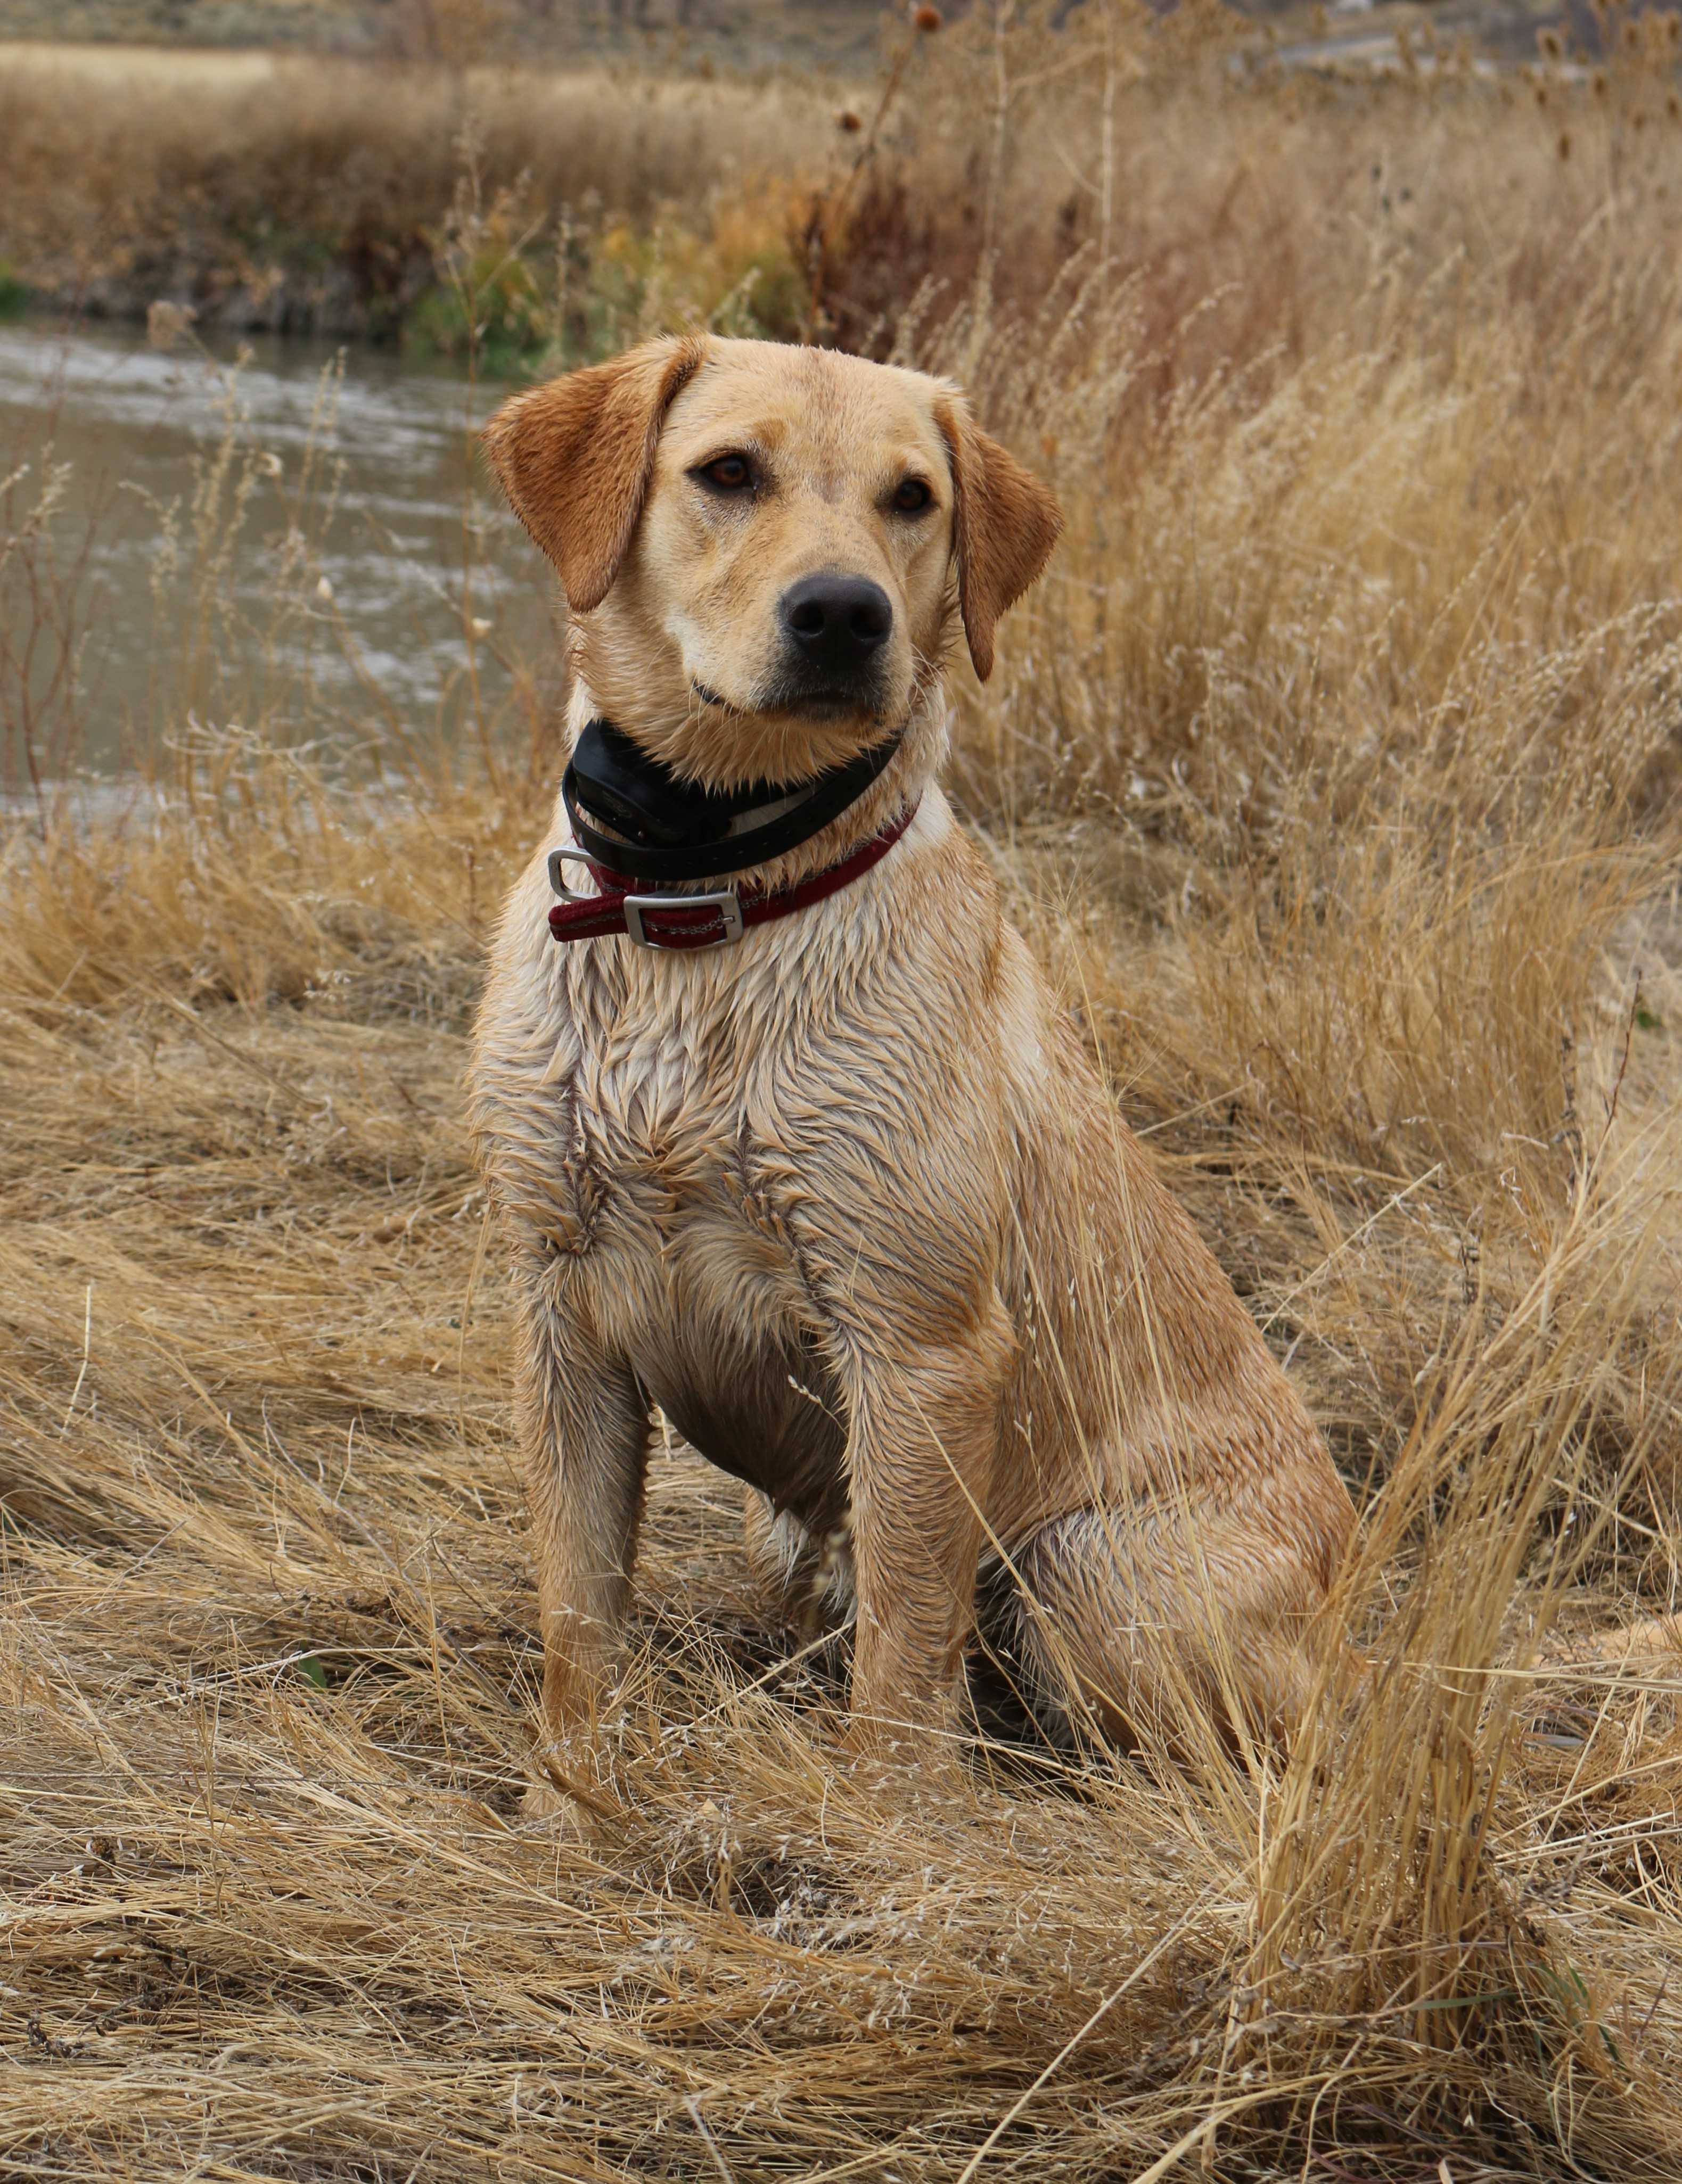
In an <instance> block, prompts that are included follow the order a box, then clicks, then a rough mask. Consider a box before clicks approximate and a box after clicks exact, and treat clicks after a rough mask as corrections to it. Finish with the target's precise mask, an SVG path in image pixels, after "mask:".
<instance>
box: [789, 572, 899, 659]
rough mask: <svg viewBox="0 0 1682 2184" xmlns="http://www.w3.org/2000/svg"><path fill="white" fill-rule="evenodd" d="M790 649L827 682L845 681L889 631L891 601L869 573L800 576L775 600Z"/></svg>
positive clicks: (873, 652) (891, 629) (884, 640)
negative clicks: (873, 581) (838, 575)
mask: <svg viewBox="0 0 1682 2184" xmlns="http://www.w3.org/2000/svg"><path fill="white" fill-rule="evenodd" d="M779 612H780V615H781V617H782V624H783V629H784V632H785V634H786V636H787V638H788V641H789V644H790V646H791V649H792V650H793V651H794V653H795V654H796V656H797V657H798V658H799V660H801V661H802V664H803V665H804V666H806V668H807V671H808V672H815V674H816V676H817V677H820V678H821V679H822V680H823V681H824V682H833V683H835V684H840V685H845V684H847V683H848V682H852V680H853V679H854V678H855V677H858V675H859V674H861V673H862V672H863V671H864V670H865V669H866V668H868V667H869V666H870V664H871V663H872V661H873V660H874V659H875V655H876V654H877V653H878V652H880V650H881V649H882V647H883V646H884V645H885V644H886V643H887V641H888V638H890V636H891V634H892V632H893V602H892V601H891V599H889V597H888V595H887V593H886V592H885V591H884V590H883V589H882V588H881V586H880V584H873V583H872V582H870V580H869V577H802V578H801V580H800V582H798V583H797V584H791V585H790V586H789V588H788V589H787V591H785V593H783V596H782V599H781V600H780V603H779Z"/></svg>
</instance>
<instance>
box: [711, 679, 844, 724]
mask: <svg viewBox="0 0 1682 2184" xmlns="http://www.w3.org/2000/svg"><path fill="white" fill-rule="evenodd" d="M690 689H691V690H693V691H694V693H695V694H696V697H697V698H699V699H700V700H701V704H702V705H709V706H711V707H712V709H713V710H715V711H717V712H721V713H728V714H730V715H733V716H735V717H736V718H737V719H748V718H752V716H754V715H756V714H768V713H777V714H782V715H784V716H790V715H792V716H793V717H794V718H795V719H796V720H802V721H820V722H822V723H824V725H825V726H828V725H829V724H830V723H831V722H833V721H840V720H845V719H847V717H848V716H863V717H865V718H867V719H869V720H870V721H874V722H876V723H878V724H880V721H881V718H882V710H881V707H880V705H878V704H877V703H876V702H875V699H873V698H872V697H870V696H869V695H868V694H865V693H863V692H861V691H859V690H857V689H843V688H840V687H839V686H837V687H835V688H828V689H808V688H804V687H801V688H795V687H791V686H785V685H781V684H780V685H778V686H777V687H775V688H773V689H771V690H769V691H767V692H766V693H765V694H763V696H761V697H758V698H756V699H754V701H753V702H752V705H740V704H738V703H737V701H736V700H735V699H734V698H726V697H725V696H724V695H723V694H722V693H721V692H719V691H717V690H714V689H712V688H709V686H708V685H707V683H705V682H701V681H699V680H698V679H696V677H690Z"/></svg>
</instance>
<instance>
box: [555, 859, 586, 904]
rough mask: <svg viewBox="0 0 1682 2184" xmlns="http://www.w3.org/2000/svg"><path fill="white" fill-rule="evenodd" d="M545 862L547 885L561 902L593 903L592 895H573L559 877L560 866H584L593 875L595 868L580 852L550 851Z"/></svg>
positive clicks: (571, 890)
mask: <svg viewBox="0 0 1682 2184" xmlns="http://www.w3.org/2000/svg"><path fill="white" fill-rule="evenodd" d="M545 864H546V865H547V866H548V868H549V884H550V888H551V889H553V891H554V892H555V893H556V894H558V895H559V896H560V898H561V900H562V902H594V901H595V896H594V895H590V894H575V893H574V892H573V889H571V888H569V887H568V886H567V883H566V881H565V880H563V879H562V877H561V867H562V865H586V866H589V867H590V872H591V874H592V875H594V873H595V865H594V864H593V863H591V861H590V858H589V857H588V856H586V855H585V854H584V851H583V850H550V853H549V855H548V856H547V858H546V859H545Z"/></svg>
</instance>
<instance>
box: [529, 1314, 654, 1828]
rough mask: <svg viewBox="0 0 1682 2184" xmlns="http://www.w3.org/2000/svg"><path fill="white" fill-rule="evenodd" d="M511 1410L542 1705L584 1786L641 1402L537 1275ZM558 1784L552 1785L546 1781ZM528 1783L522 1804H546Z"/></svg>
mask: <svg viewBox="0 0 1682 2184" xmlns="http://www.w3.org/2000/svg"><path fill="white" fill-rule="evenodd" d="M518 1355H519V1377H518V1412H519V1423H520V1439H521V1445H522V1452H523V1455H524V1458H525V1472H526V1495H527V1499H528V1502H529V1503H530V1506H531V1513H532V1530H533V1535H534V1540H533V1544H534V1547H535V1549H536V1559H537V1588H538V1610H539V1618H540V1628H541V1631H542V1637H543V1705H544V1713H545V1718H546V1720H547V1723H548V1727H549V1733H550V1737H551V1738H552V1739H553V1748H552V1750H551V1751H550V1752H549V1753H548V1754H546V1755H545V1756H546V1757H547V1758H548V1759H549V1761H550V1766H549V1768H548V1769H546V1770H545V1771H546V1772H547V1773H548V1774H549V1775H550V1780H554V1777H555V1776H556V1775H559V1776H560V1777H561V1778H562V1780H566V1781H569V1782H573V1783H576V1784H577V1785H578V1788H579V1789H580V1791H583V1792H584V1794H586V1795H588V1793H589V1791H590V1789H591V1788H592V1787H593V1786H594V1780H595V1723H596V1717H597V1713H598V1711H599V1708H600V1706H601V1701H602V1698H603V1696H604V1694H605V1691H606V1688H607V1685H608V1683H609V1680H610V1678H611V1674H612V1666H613V1662H614V1656H615V1653H616V1651H617V1641H618V1635H619V1629H620V1624H621V1623H622V1621H623V1616H624V1612H625V1604H626V1601H627V1598H628V1596H629V1591H630V1581H631V1569H632V1566H633V1563H634V1560H635V1555H636V1535H637V1527H638V1523H639V1520H640V1517H641V1514H642V1501H643V1488H644V1482H645V1474H646V1471H647V1463H648V1438H649V1421H648V1405H647V1401H646V1399H645V1396H644V1394H643V1391H642V1390H641V1389H640V1386H639V1385H638V1384H637V1381H636V1379H635V1377H634V1374H633V1373H632V1372H631V1370H630V1368H629V1365H628V1364H627V1363H626V1362H624V1360H623V1358H621V1357H617V1356H615V1355H614V1354H613V1353H612V1351H610V1350H609V1349H608V1348H607V1347H606V1346H605V1345H604V1344H603V1343H602V1342H601V1340H600V1339H599V1338H598V1337H597V1335H596V1334H595V1330H594V1329H592V1328H591V1327H590V1324H589V1323H588V1321H587V1320H585V1319H584V1318H582V1317H579V1316H576V1315H574V1314H573V1313H571V1312H568V1311H567V1308H566V1306H565V1304H564V1302H557V1301H556V1299H555V1298H554V1296H553V1295H552V1294H549V1293H546V1291H545V1288H544V1287H543V1286H540V1285H539V1284H532V1285H531V1286H530V1287H528V1288H527V1289H526V1290H524V1293H523V1294H522V1296H521V1298H520V1326H519V1337H518ZM556 1790H557V1792H558V1790H559V1785H558V1784H557V1785H556ZM555 1802H556V1801H555V1799H554V1798H552V1797H547V1796H545V1794H544V1793H542V1792H539V1794H537V1795H536V1796H534V1797H532V1798H530V1799H528V1806H529V1807H531V1808H534V1809H537V1810H544V1809H553V1808H554V1804H555Z"/></svg>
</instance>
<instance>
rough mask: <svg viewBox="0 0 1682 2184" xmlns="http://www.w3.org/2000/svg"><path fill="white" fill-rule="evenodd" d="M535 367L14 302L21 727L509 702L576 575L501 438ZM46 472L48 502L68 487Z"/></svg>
mask: <svg viewBox="0 0 1682 2184" xmlns="http://www.w3.org/2000/svg"><path fill="white" fill-rule="evenodd" d="M506 392H507V390H506V388H504V387H469V386H468V385H467V382H466V381H465V380H464V379H463V378H462V377H461V376H460V375H459V374H455V373H452V372H450V371H448V370H438V369H428V368H426V367H424V366H416V365H414V364H412V363H411V362H408V361H406V360H405V359H403V358H401V357H400V356H397V355H394V354H386V353H381V352H377V351H373V350H350V351H335V350H333V349H332V348H327V347H325V346H322V345H319V344H315V343H303V342H280V341H277V340H269V341H263V340H256V341H252V342H250V343H246V344H244V345H243V347H242V348H236V347H235V346H234V345H233V344H232V343H226V344H216V345H214V346H212V347H208V348H207V347H205V346H203V345H200V344H198V343H194V342H193V341H192V339H191V337H190V336H189V337H187V339H186V340H184V341H178V342H177V343H176V346H175V347H173V348H170V349H164V348H159V347H156V346H154V344H153V343H151V342H149V341H148V338H147V336H146V334H145V331H144V330H143V329H118V330H104V329H100V330H97V331H76V332H74V333H70V334H65V333H63V332H60V331H55V330H53V329H52V328H50V327H47V326H39V325H32V324H28V323H25V324H13V325H8V326H0V481H5V480H7V479H8V478H9V479H10V481H11V482H10V483H9V485H8V486H5V487H4V488H3V490H4V496H5V499H4V504H3V505H0V548H3V547H4V545H5V543H6V541H7V538H8V534H9V536H10V540H11V545H10V549H9V552H7V553H5V554H3V557H0V728H3V730H4V733H5V739H6V745H7V748H6V752H5V760H6V772H7V774H8V780H7V781H6V782H5V783H4V787H5V788H7V789H8V790H13V791H15V790H16V789H17V788H19V787H20V786H22V785H23V784H22V781H21V779H20V775H24V774H26V772H27V766H26V765H25V758H26V757H27V756H28V754H25V750H24V744H25V740H27V741H28V743H29V744H30V745H31V751H32V762H33V764H34V765H35V766H36V768H37V769H38V770H42V771H45V772H66V771H72V770H76V769H80V768H90V769H92V770H93V771H95V772H106V771H109V770H110V769H111V767H112V766H114V765H115V763H116V762H117V760H118V756H119V754H120V751H121V750H122V749H123V748H124V746H125V743H126V740H127V741H130V742H132V741H135V740H139V741H141V742H144V741H145V740H146V739H147V738H152V739H154V740H156V739H157V738H160V737H161V738H167V737H169V736H170V734H171V733H176V732H178V731H179V730H180V728H181V727H182V725H183V723H184V722H185V721H186V720H187V717H188V716H192V718H193V720H195V721H199V722H201V723H202V724H203V725H204V726H207V727H227V726H229V725H231V724H236V723H237V725H239V726H240V727H244V728H246V729H248V730H253V729H254V730H260V731H261V732H262V733H265V734H269V735H274V736H277V737H280V738H285V739H288V740H292V741H306V740H307V741H315V742H317V743H323V744H328V745H330V746H332V745H338V746H341V747H344V748H347V749H348V748H349V747H350V746H352V745H355V744H366V743H367V742H369V741H370V740H371V739H372V740H374V741H377V740H378V739H379V738H392V737H397V738H401V739H404V740H407V739H409V738H416V739H419V740H422V741H423V742H426V743H430V742H432V741H433V739H434V738H440V737H441V738H444V739H445V740H446V741H447V740H449V739H450V738H454V737H457V736H460V735H461V734H464V733H477V732H478V731H479V730H480V729H481V728H482V727H483V726H484V725H485V724H486V723H487V722H489V723H490V724H491V726H492V727H493V728H495V727H497V726H498V725H500V724H503V723H506V719H507V716H508V714H509V710H510V706H511V699H512V696H513V694H514V693H515V691H516V689H517V688H522V689H524V690H526V691H527V692H529V691H530V690H531V689H532V688H533V687H534V677H535V682H536V685H537V687H539V688H541V687H542V685H543V684H544V682H545V679H547V680H548V681H550V682H552V679H553V661H554V656H555V640H554V628H553V605H552V602H553V599H554V588H553V585H552V583H551V582H550V581H549V580H548V578H547V577H546V576H545V571H544V568H543V565H542V564H541V562H540V560H539V557H538V556H537V555H536V554H534V552H533V550H532V549H531V548H530V547H529V545H528V543H527V542H526V540H525V539H524V538H523V535H522V533H521V532H519V529H518V526H517V525H516V524H515V523H514V522H513V521H512V519H511V517H509V516H508V515H507V514H506V511H505V510H503V508H502V507H501V504H500V499H499V497H498V495H497V494H496V492H495V487H494V485H493V484H492V483H491V482H490V481H489V479H488V478H487V476H485V474H484V471H483V464H482V462H481V461H480V460H479V459H478V457H477V456H476V455H475V454H474V452H473V436H474V433H475V431H476V428H477V426H478V425H479V424H480V423H482V422H483V419H484V417H485V416H486V415H488V414H489V411H490V409H492V408H494V407H495V404H496V402H497V401H498V400H500V398H502V396H503V395H504V394H505V393H506ZM43 495H44V496H45V504H43Z"/></svg>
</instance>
